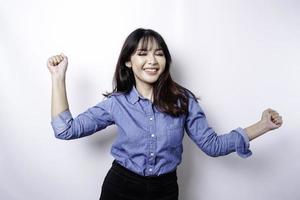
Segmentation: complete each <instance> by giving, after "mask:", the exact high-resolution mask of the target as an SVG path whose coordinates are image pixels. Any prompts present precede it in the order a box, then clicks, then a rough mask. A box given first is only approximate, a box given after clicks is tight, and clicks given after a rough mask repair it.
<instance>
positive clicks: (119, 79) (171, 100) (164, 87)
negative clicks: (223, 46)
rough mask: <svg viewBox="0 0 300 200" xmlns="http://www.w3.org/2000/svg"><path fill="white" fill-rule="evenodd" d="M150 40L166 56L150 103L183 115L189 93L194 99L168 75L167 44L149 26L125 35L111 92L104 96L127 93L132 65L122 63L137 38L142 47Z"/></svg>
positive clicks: (163, 110) (136, 45)
mask: <svg viewBox="0 0 300 200" xmlns="http://www.w3.org/2000/svg"><path fill="white" fill-rule="evenodd" d="M149 39H151V40H153V39H155V41H156V42H157V44H158V46H159V47H160V48H161V49H162V50H163V52H164V55H165V58H166V66H165V70H164V72H163V73H162V74H161V75H160V77H159V78H158V80H157V81H156V82H155V83H154V85H153V97H154V101H153V104H154V105H155V106H156V107H157V108H158V109H159V110H160V111H161V112H164V113H167V114H169V115H172V116H175V117H178V116H179V115H181V114H186V113H187V112H188V98H189V96H192V97H193V98H194V99H195V100H196V101H197V98H196V97H195V95H194V94H193V93H192V92H191V91H189V90H188V89H186V88H184V87H183V86H181V85H179V84H178V83H176V82H175V81H173V80H172V78H171V75H170V65H171V61H172V59H171V55H170V52H169V50H168V47H167V44H166V43H165V41H164V39H163V38H162V36H161V35H160V34H159V33H157V32H156V31H154V30H151V29H143V28H138V29H136V30H134V31H133V32H132V33H130V35H129V36H128V37H127V38H126V40H125V42H124V44H123V47H122V49H121V52H120V55H119V59H118V62H117V65H116V70H115V73H114V79H113V91H112V92H110V93H106V94H103V95H104V96H106V97H108V96H110V95H111V94H113V93H115V92H121V93H128V92H130V91H131V89H132V87H133V86H135V78H134V74H133V71H132V68H128V67H126V66H125V62H126V61H129V60H130V57H131V55H132V54H133V53H134V52H135V51H136V49H137V47H138V44H139V42H140V40H142V44H143V47H144V46H146V47H147V43H148V41H149Z"/></svg>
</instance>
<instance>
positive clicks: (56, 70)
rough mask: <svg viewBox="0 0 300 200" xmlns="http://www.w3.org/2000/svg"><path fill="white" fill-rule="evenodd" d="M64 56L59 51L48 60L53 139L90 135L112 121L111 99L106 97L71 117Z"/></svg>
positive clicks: (66, 59) (66, 62) (66, 60)
mask: <svg viewBox="0 0 300 200" xmlns="http://www.w3.org/2000/svg"><path fill="white" fill-rule="evenodd" d="M67 66H68V58H67V57H66V56H65V55H63V54H61V55H56V56H52V57H50V58H49V59H48V62H47V67H48V69H49V71H50V73H51V76H52V102H51V125H52V128H53V130H54V134H55V137H56V138H59V139H63V140H70V139H76V138H81V137H85V136H88V135H91V134H93V133H95V132H97V131H99V130H102V129H104V128H106V127H107V126H109V125H112V124H114V120H113V117H112V114H111V110H112V106H113V99H112V98H108V99H105V100H103V101H101V102H99V103H98V104H97V105H95V106H93V107H90V108H89V109H87V110H86V111H85V112H83V113H81V114H79V115H78V116H77V117H75V118H74V119H73V117H72V114H71V112H70V110H69V104H68V100H67V93H66V84H65V76H66V70H67Z"/></svg>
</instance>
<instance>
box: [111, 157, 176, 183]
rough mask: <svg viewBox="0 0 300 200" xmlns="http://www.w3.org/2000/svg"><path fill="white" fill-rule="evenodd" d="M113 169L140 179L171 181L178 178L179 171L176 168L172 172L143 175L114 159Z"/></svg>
mask: <svg viewBox="0 0 300 200" xmlns="http://www.w3.org/2000/svg"><path fill="white" fill-rule="evenodd" d="M112 170H113V171H114V172H116V173H119V174H121V175H123V176H127V177H130V178H133V179H136V180H139V181H149V180H152V181H169V180H177V172H176V170H174V171H172V172H168V173H165V174H160V175H151V176H142V175H140V174H137V173H135V172H133V171H131V170H129V169H127V168H126V167H124V166H122V165H120V164H119V163H118V162H117V161H116V160H114V161H113V163H112Z"/></svg>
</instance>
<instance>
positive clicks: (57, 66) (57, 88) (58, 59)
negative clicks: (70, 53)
mask: <svg viewBox="0 0 300 200" xmlns="http://www.w3.org/2000/svg"><path fill="white" fill-rule="evenodd" d="M47 67H48V69H49V71H50V73H51V78H52V97H51V119H54V118H55V117H56V116H58V114H60V113H62V112H63V111H66V110H68V109H69V104H68V99H67V92H66V82H65V77H66V71H67V67H68V58H67V56H65V55H64V54H61V55H56V56H52V57H50V58H49V59H48V62H47Z"/></svg>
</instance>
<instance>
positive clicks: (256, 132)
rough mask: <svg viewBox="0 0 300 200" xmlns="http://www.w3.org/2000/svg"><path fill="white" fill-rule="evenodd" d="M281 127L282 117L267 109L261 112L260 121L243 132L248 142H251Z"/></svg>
mask: <svg viewBox="0 0 300 200" xmlns="http://www.w3.org/2000/svg"><path fill="white" fill-rule="evenodd" d="M280 126H282V117H281V116H280V115H279V113H278V112H276V111H275V110H273V109H271V108H268V109H267V110H265V111H263V113H262V117H261V120H260V121H259V122H257V123H255V124H253V125H251V126H249V127H247V128H244V131H245V132H246V133H247V135H248V137H249V140H250V141H251V140H253V139H255V138H257V137H259V136H261V135H263V134H265V133H266V132H268V131H271V130H274V129H277V128H279V127H280Z"/></svg>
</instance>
